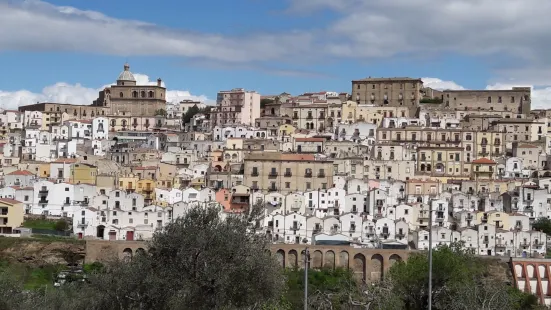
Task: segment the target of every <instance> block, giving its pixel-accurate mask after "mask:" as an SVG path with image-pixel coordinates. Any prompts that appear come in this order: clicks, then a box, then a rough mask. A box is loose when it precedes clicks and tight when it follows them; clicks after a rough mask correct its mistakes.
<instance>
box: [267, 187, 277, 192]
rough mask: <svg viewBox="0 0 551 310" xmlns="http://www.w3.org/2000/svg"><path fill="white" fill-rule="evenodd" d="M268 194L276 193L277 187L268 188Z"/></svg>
mask: <svg viewBox="0 0 551 310" xmlns="http://www.w3.org/2000/svg"><path fill="white" fill-rule="evenodd" d="M268 191H269V192H277V187H270V188H268Z"/></svg>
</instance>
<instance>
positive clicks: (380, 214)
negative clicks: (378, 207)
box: [373, 212, 383, 219]
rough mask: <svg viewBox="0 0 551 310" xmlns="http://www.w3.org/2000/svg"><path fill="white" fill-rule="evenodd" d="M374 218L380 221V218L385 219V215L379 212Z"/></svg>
mask: <svg viewBox="0 0 551 310" xmlns="http://www.w3.org/2000/svg"><path fill="white" fill-rule="evenodd" d="M373 217H374V218H376V219H380V218H382V217H383V213H381V212H377V213H375V214H373Z"/></svg>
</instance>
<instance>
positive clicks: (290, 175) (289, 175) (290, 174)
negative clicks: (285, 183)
mask: <svg viewBox="0 0 551 310" xmlns="http://www.w3.org/2000/svg"><path fill="white" fill-rule="evenodd" d="M284 176H286V177H292V176H293V174H292V173H291V172H285V174H284Z"/></svg>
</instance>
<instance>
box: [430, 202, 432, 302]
mask: <svg viewBox="0 0 551 310" xmlns="http://www.w3.org/2000/svg"><path fill="white" fill-rule="evenodd" d="M429 310H432V199H431V200H429Z"/></svg>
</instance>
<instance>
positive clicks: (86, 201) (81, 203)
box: [79, 200, 90, 206]
mask: <svg viewBox="0 0 551 310" xmlns="http://www.w3.org/2000/svg"><path fill="white" fill-rule="evenodd" d="M89 203H90V202H89V201H88V200H84V201H81V202H79V205H81V206H88V204H89Z"/></svg>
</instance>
